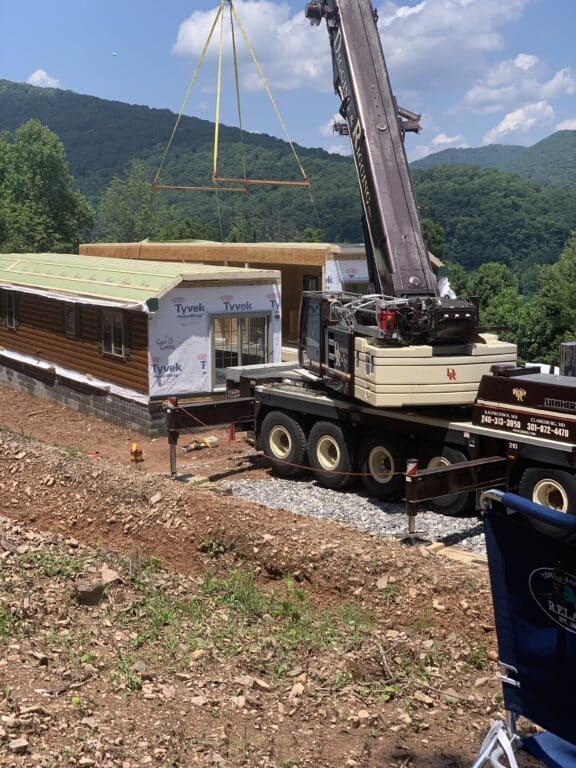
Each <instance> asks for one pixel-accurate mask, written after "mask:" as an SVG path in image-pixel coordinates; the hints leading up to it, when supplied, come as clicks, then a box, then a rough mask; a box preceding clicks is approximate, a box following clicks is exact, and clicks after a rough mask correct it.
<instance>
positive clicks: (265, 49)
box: [173, 0, 534, 93]
mask: <svg viewBox="0 0 576 768" xmlns="http://www.w3.org/2000/svg"><path fill="white" fill-rule="evenodd" d="M533 1H534V0H504V1H503V0H475V1H474V2H470V1H469V0H423V1H422V2H420V3H418V4H416V5H408V4H407V3H404V4H402V3H396V2H392V0H385V1H384V2H383V3H381V4H380V5H379V7H378V13H379V29H380V32H381V34H382V37H383V46H384V52H385V55H386V60H387V63H388V66H389V68H390V71H391V76H392V82H393V86H394V90H395V91H403V90H404V91H405V89H407V88H409V87H414V86H415V84H417V86H418V90H419V92H420V93H422V92H426V91H427V90H429V89H430V88H431V87H436V86H438V87H442V88H444V89H446V87H447V86H448V88H450V87H451V86H452V84H454V83H455V82H459V83H460V85H461V86H462V85H464V84H466V83H468V82H470V79H471V78H474V77H480V76H481V73H482V72H483V71H485V69H486V62H485V56H486V54H488V53H491V52H493V51H495V50H498V49H499V48H501V47H502V46H503V42H504V40H503V37H502V33H501V29H502V27H503V26H504V25H505V24H507V23H509V22H511V21H514V20H515V19H517V18H519V17H520V16H521V15H522V13H523V11H524V9H525V8H526V6H527V5H528V4H529V3H531V2H533ZM214 6H215V7H214V8H213V9H212V10H210V11H194V12H193V13H192V14H191V15H190V16H189V17H188V18H187V19H186V20H185V21H183V22H182V24H181V25H180V28H179V30H178V35H177V39H176V43H175V44H174V46H173V51H174V53H176V54H179V55H185V56H192V57H194V59H196V60H197V59H198V58H199V56H200V54H201V52H202V49H203V48H204V45H205V43H206V40H207V38H208V34H209V31H210V28H211V26H212V23H213V21H214V18H215V14H216V2H214ZM234 7H235V8H236V11H237V13H238V16H239V18H240V20H241V22H242V25H243V27H244V28H245V30H246V34H247V36H248V38H249V40H250V42H251V43H252V46H253V49H254V51H255V53H256V57H257V58H258V60H259V62H260V63H261V65H262V68H263V70H264V74H265V76H266V78H267V79H268V80H269V82H270V84H271V86H272V87H273V88H277V89H278V88H281V89H286V90H290V89H300V88H304V87H306V88H312V89H315V90H321V91H329V90H330V88H331V85H332V72H331V60H330V51H329V44H328V36H327V34H326V29H325V25H324V24H322V25H321V26H320V29H318V28H315V27H312V26H311V25H310V23H309V22H308V21H307V19H306V18H305V17H304V13H303V9H302V10H298V11H297V12H293V11H291V9H290V6H289V5H288V3H286V2H274V1H273V0H236V2H235V4H234ZM224 34H225V42H226V44H227V50H230V45H229V43H230V25H229V24H228V22H226V24H225V32H224ZM217 41H218V30H217V31H216V32H215V34H214V39H213V41H212V42H213V45H211V46H210V48H209V50H208V52H207V54H206V56H207V59H211V60H212V61H213V60H214V59H215V58H216V56H217V53H218V44H217ZM236 42H237V49H238V55H239V59H240V65H241V72H242V81H243V85H244V87H248V88H252V89H256V88H258V89H259V88H261V82H260V78H259V76H258V74H257V72H256V71H255V68H254V66H253V65H252V64H251V61H250V57H249V54H248V52H247V50H246V47H245V45H244V41H243V40H242V37H241V34H240V32H239V31H238V33H237V35H236ZM523 56H524V57H528V54H521V55H520V60H519V64H518V67H519V68H520V67H521V66H524V67H526V66H528V65H529V63H530V59H529V58H522V57H523ZM455 62H457V64H456V65H455Z"/></svg>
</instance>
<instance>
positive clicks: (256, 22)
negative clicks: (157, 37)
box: [173, 0, 331, 91]
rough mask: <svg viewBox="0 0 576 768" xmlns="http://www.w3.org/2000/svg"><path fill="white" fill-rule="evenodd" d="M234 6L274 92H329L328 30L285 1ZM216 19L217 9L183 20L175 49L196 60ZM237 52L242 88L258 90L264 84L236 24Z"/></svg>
mask: <svg viewBox="0 0 576 768" xmlns="http://www.w3.org/2000/svg"><path fill="white" fill-rule="evenodd" d="M234 8H235V9H236V12H237V14H238V17H239V19H240V21H241V23H242V27H243V28H244V29H245V31H246V36H247V38H248V40H249V41H250V44H251V46H252V49H253V51H254V53H255V55H256V58H257V60H258V62H259V63H260V65H261V67H262V70H263V72H264V76H265V77H266V79H267V81H268V82H269V83H270V85H271V86H272V87H273V88H276V89H286V90H291V89H298V88H302V87H303V86H305V85H306V86H309V87H312V88H315V89H319V90H323V91H327V90H329V88H330V86H331V77H330V57H329V48H328V39H327V35H326V31H325V30H322V31H321V32H319V31H318V30H317V29H315V28H313V27H312V26H311V25H310V23H309V22H308V21H307V19H306V18H305V17H304V14H303V12H302V11H299V12H298V13H296V14H293V15H291V11H290V6H289V5H288V4H287V3H277V2H272V1H271V0H237V2H235V3H234ZM214 18H215V9H213V10H211V11H194V12H193V13H192V15H191V16H190V17H189V18H188V19H186V21H184V22H182V24H181V25H180V28H179V30H178V36H177V39H176V43H175V44H174V46H173V51H174V53H176V54H179V55H185V56H193V57H194V58H195V59H198V58H199V57H200V55H201V52H202V50H203V48H204V46H205V44H206V41H207V39H208V35H209V32H210V29H211V27H212V24H213V22H214ZM234 27H235V37H236V49H237V53H238V61H239V65H240V71H241V77H242V83H243V87H244V88H247V89H249V90H260V89H261V88H262V81H261V78H260V75H259V74H258V71H257V70H256V67H255V66H254V64H253V62H252V58H251V55H250V53H249V51H248V48H247V46H246V44H245V41H244V39H243V37H242V33H241V31H240V29H239V28H238V26H237V24H236V23H235V24H234ZM219 30H220V24H219V23H218V25H217V28H216V31H215V33H214V35H213V39H212V44H211V46H210V47H209V49H208V51H207V53H206V59H207V60H212V61H214V60H215V59H216V57H217V56H218V40H219ZM224 44H225V50H226V51H227V52H229V51H230V50H231V31H230V24H229V21H228V18H226V19H225V24H224Z"/></svg>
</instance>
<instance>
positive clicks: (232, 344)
mask: <svg viewBox="0 0 576 768" xmlns="http://www.w3.org/2000/svg"><path fill="white" fill-rule="evenodd" d="M212 340H213V341H212V345H213V350H214V354H213V368H214V386H215V387H223V386H225V385H226V368H229V367H231V366H234V365H258V364H261V363H266V362H267V361H268V316H267V315H218V316H216V317H213V318H212Z"/></svg>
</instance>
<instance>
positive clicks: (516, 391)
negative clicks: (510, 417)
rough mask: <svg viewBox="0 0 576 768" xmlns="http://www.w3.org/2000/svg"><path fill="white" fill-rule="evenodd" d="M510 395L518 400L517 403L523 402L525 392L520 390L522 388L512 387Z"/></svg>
mask: <svg viewBox="0 0 576 768" xmlns="http://www.w3.org/2000/svg"><path fill="white" fill-rule="evenodd" d="M512 394H513V395H514V397H515V398H516V400H518V402H519V403H523V402H524V398H525V397H526V390H525V389H522V387H514V389H513V390H512Z"/></svg>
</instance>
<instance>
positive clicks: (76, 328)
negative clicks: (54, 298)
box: [62, 301, 80, 339]
mask: <svg viewBox="0 0 576 768" xmlns="http://www.w3.org/2000/svg"><path fill="white" fill-rule="evenodd" d="M62 312H63V315H64V335H65V336H67V337H68V338H69V339H77V338H78V337H79V336H80V306H79V305H78V304H76V303H75V302H73V301H64V302H63V310H62ZM70 319H71V326H70V325H69V321H70Z"/></svg>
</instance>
